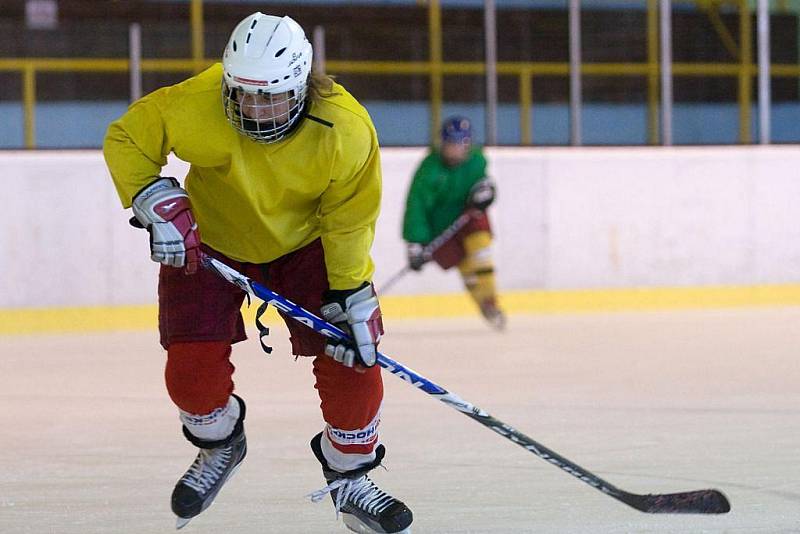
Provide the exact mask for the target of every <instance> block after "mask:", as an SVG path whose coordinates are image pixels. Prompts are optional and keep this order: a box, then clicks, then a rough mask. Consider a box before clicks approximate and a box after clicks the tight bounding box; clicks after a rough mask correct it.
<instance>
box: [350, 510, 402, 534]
mask: <svg viewBox="0 0 800 534" xmlns="http://www.w3.org/2000/svg"><path fill="white" fill-rule="evenodd" d="M342 521H344V526H346V527H347V530H349V531H351V532H357V533H358V534H378V532H377V531H375V530H372V529H371V528H369V527H368V526H367V525H365V524H364V523H362V522H361V521H359V520H358V518H357V517H356V516H354V515H353V514H342ZM396 534H411V527H406V528H404V529H403V530H400V531H398V532H397V533H396Z"/></svg>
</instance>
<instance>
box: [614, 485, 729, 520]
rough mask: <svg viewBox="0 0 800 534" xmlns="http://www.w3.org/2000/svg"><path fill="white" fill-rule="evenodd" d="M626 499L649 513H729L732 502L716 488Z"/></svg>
mask: <svg viewBox="0 0 800 534" xmlns="http://www.w3.org/2000/svg"><path fill="white" fill-rule="evenodd" d="M624 501H625V502H626V503H627V504H629V505H631V506H633V507H634V508H636V509H637V510H640V511H642V512H646V513H648V514H727V513H728V512H730V510H731V504H730V502H728V498H727V497H725V495H724V494H723V493H722V492H721V491H719V490H715V489H704V490H697V491H684V492H681V493H663V494H649V495H634V494H631V495H630V497H629V498H625V499H624Z"/></svg>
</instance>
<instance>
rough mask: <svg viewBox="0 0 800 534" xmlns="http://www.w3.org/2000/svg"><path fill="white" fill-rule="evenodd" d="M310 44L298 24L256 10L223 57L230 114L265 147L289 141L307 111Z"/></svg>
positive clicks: (237, 125) (225, 102)
mask: <svg viewBox="0 0 800 534" xmlns="http://www.w3.org/2000/svg"><path fill="white" fill-rule="evenodd" d="M311 60H312V50H311V43H309V42H308V39H306V35H305V32H304V31H303V29H302V28H301V27H300V25H299V24H297V22H295V21H294V20H292V19H291V18H289V17H275V16H272V15H264V14H263V13H260V12H256V13H253V14H252V15H250V16H249V17H247V18H245V19H244V20H243V21H241V22H240V23H239V24H238V25H237V26H236V28H235V29H234V30H233V33H232V34H231V37H230V39H229V41H228V45H227V46H226V47H225V53H224V54H223V56H222V68H223V75H222V102H223V105H224V108H225V115H226V116H227V117H228V120H229V121H230V123H231V124H232V125H233V127H234V128H235V129H236V130H237V131H238V132H239V133H241V134H243V135H246V136H248V137H250V138H251V139H254V140H256V141H259V142H262V143H274V142H275V141H280V140H281V139H283V138H284V137H286V136H287V135H288V134H289V133H290V132H291V131H292V130H293V129H294V128H295V127H296V126H298V125H299V121H300V118H301V117H302V116H303V111H304V110H305V107H306V95H307V89H308V79H309V75H310V73H311Z"/></svg>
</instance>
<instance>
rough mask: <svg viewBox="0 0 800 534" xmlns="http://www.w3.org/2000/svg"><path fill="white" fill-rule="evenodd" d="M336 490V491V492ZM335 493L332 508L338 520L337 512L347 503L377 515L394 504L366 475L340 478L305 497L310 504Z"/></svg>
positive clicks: (392, 499)
mask: <svg viewBox="0 0 800 534" xmlns="http://www.w3.org/2000/svg"><path fill="white" fill-rule="evenodd" d="M337 490H338V491H337ZM334 491H336V496H335V498H334V504H333V506H334V508H335V509H336V517H337V519H338V517H339V512H340V511H341V509H342V507H343V506H344V505H345V503H347V502H348V501H349V502H350V503H352V504H353V505H354V506H356V507H358V508H359V509H361V510H364V511H365V512H367V513H369V514H371V515H375V516H376V515H378V514H380V513H381V512H383V511H384V510H385V509H386V508H388V507H389V505H391V504H392V503H393V502H395V499H394V497H392V496H391V495H389V494H388V493H386V492H385V491H383V490H382V489H380V488H379V487H378V486H376V485H375V483H374V482H373V481H372V480H370V479H369V477H368V476H367V475H362V476H360V477H359V478H340V479H338V480H334V481H333V482H331V483H330V484H328V485H327V486H325V487H324V488H322V489H319V490H317V491H315V492H313V493H310V494H309V495H307V497H310V498H311V502H319V501H321V500H322V499H323V498H324V497H325V495H327V494H328V493H333V492H334Z"/></svg>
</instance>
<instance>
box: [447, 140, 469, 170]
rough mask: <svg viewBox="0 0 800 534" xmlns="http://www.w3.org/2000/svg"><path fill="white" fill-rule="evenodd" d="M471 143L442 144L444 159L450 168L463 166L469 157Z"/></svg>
mask: <svg viewBox="0 0 800 534" xmlns="http://www.w3.org/2000/svg"><path fill="white" fill-rule="evenodd" d="M470 146H471V144H470V142H469V141H466V142H463V143H442V159H443V160H444V163H445V165H447V166H448V167H455V166H457V165H461V164H462V163H464V162H465V161H466V160H467V156H469V149H470Z"/></svg>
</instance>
